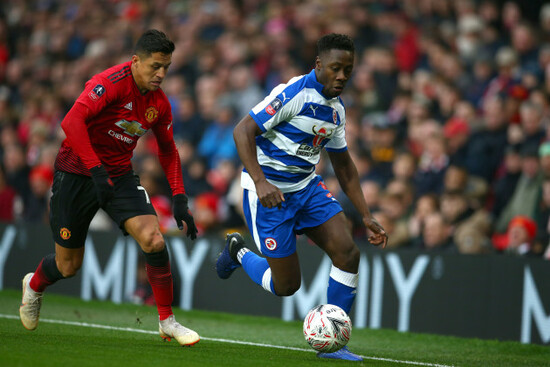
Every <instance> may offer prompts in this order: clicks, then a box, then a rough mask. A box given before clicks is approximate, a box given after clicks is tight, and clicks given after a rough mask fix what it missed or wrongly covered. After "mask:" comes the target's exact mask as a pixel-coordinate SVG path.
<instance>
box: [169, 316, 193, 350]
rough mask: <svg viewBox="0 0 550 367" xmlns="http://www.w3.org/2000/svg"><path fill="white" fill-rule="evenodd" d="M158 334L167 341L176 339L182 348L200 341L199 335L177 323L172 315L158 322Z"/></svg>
mask: <svg viewBox="0 0 550 367" xmlns="http://www.w3.org/2000/svg"><path fill="white" fill-rule="evenodd" d="M159 334H160V337H161V338H163V339H164V340H167V341H170V340H172V338H174V339H176V340H177V341H178V343H180V344H181V345H182V346H191V345H193V344H195V343H198V342H199V340H201V338H200V336H199V334H197V333H196V332H195V331H193V330H191V329H188V328H186V327H185V326H183V325H181V324H180V323H179V322H177V321H176V318H175V317H174V315H170V316H169V317H168V318H167V319H165V320H161V321H159Z"/></svg>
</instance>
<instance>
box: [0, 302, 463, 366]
mask: <svg viewBox="0 0 550 367" xmlns="http://www.w3.org/2000/svg"><path fill="white" fill-rule="evenodd" d="M0 318H3V319H11V320H19V316H16V315H7V314H1V313H0ZM40 322H46V323H50V324H60V325H71V326H80V327H89V328H93V329H104V330H115V331H128V332H132V333H141V334H151V335H156V334H158V331H150V330H141V329H134V328H129V327H118V326H109V325H100V324H90V323H88V322H77V321H64V320H52V319H40ZM201 340H208V341H214V342H221V343H232V344H241V345H250V346H254V347H265V348H276V349H285V350H293V351H298V352H315V351H314V350H311V349H304V348H295V347H285V346H282V345H272V344H262V343H253V342H247V341H243V340H231V339H220V338H206V337H202V336H201ZM361 357H363V358H364V359H371V360H375V361H384V362H391V363H401V364H409V365H414V366H426V367H456V366H453V365H447V364H437V363H428V362H415V361H403V360H398V359H391V358H381V357H369V356H363V355H361Z"/></svg>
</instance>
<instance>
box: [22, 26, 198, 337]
mask: <svg viewBox="0 0 550 367" xmlns="http://www.w3.org/2000/svg"><path fill="white" fill-rule="evenodd" d="M173 51H174V43H173V42H172V41H170V40H169V39H168V38H167V36H166V35H165V34H164V33H162V32H160V31H157V30H149V31H147V32H145V33H144V34H143V35H142V36H141V37H140V39H139V40H138V41H137V43H136V47H135V54H134V55H133V56H132V59H131V60H130V61H128V62H126V63H123V64H120V65H116V66H114V67H112V68H109V69H107V70H105V71H103V72H102V73H99V74H97V75H95V76H93V77H92V79H90V80H89V81H88V82H87V83H86V86H85V88H84V91H83V92H82V94H81V95H80V96H79V97H78V99H77V100H76V102H75V104H74V106H73V107H72V108H71V110H70V111H69V112H68V113H67V115H66V116H65V118H64V119H63V121H62V122H61V127H62V128H63V131H64V132H65V134H66V136H67V137H66V139H65V140H64V141H63V143H62V145H61V148H60V150H59V153H58V155H57V159H56V162H55V177H54V182H53V187H52V192H53V195H52V198H51V202H50V207H51V210H50V226H51V229H52V234H53V239H54V241H55V253H52V254H49V255H47V256H45V257H44V258H43V259H42V261H41V262H40V264H39V265H38V267H37V269H36V270H35V271H34V273H29V274H27V275H26V276H25V277H24V278H23V299H22V302H21V307H20V309H19V313H20V317H21V322H22V323H23V326H25V327H26V328H27V329H29V330H34V329H35V328H36V327H37V326H38V319H39V315H40V306H41V303H42V294H43V291H44V290H45V288H46V287H47V286H49V285H51V284H53V283H55V282H56V281H58V280H60V279H64V278H68V277H71V276H74V275H75V274H76V272H77V271H78V270H79V269H80V267H81V266H82V260H83V258H84V243H85V239H86V235H87V232H88V227H89V225H90V221H91V220H92V218H93V217H94V215H95V214H96V212H97V211H98V209H99V208H103V209H104V210H105V212H107V213H108V214H109V216H110V217H111V218H112V219H113V220H114V221H115V222H116V223H117V224H118V225H119V227H120V229H121V230H122V231H123V233H124V234H125V235H128V234H129V235H131V236H132V237H133V238H134V239H135V240H136V242H137V243H138V244H139V245H140V247H141V249H142V251H143V252H144V254H145V259H146V270H147V276H148V278H149V283H150V284H151V287H152V288H153V294H154V297H155V301H156V304H157V309H158V313H159V332H160V336H161V337H163V338H165V339H167V340H170V339H171V338H175V339H176V340H177V341H178V342H179V343H180V344H182V345H192V344H195V343H196V342H198V341H199V340H200V338H199V335H198V334H197V333H196V332H195V331H193V330H190V329H188V328H186V327H184V326H182V325H181V324H179V323H178V322H177V321H176V320H175V318H174V315H173V313H172V301H173V285H172V273H171V270H170V259H169V255H168V251H167V249H166V245H165V242H164V238H163V236H162V234H161V232H160V228H159V221H158V219H157V216H156V213H155V210H154V208H153V206H152V205H151V202H150V200H149V196H148V195H147V192H146V191H145V189H144V188H143V187H142V186H140V184H139V178H138V177H137V176H136V175H135V174H134V172H133V170H132V164H131V162H130V159H131V158H132V153H133V150H134V148H135V147H136V143H137V140H138V139H139V138H140V137H141V136H143V135H144V134H145V133H146V132H147V131H148V130H152V131H153V133H154V134H155V137H156V139H157V143H158V147H159V148H158V150H159V151H158V157H159V161H160V164H161V166H162V168H163V170H164V172H165V174H166V177H167V179H168V182H169V184H170V188H171V189H172V195H173V212H174V217H175V219H176V222H177V224H178V227H179V229H180V230H184V231H186V233H187V236H189V237H190V238H191V239H195V238H196V236H197V228H196V226H195V222H194V220H193V216H192V215H191V213H190V212H189V209H188V205H187V202H188V199H187V196H186V195H185V190H184V187H183V178H182V173H181V165H180V160H179V155H178V151H177V149H176V145H175V143H174V139H173V131H172V113H171V110H170V104H169V102H168V99H167V97H166V95H165V94H164V92H163V91H162V90H161V89H160V84H161V82H162V81H163V79H164V78H165V76H166V73H167V70H168V67H169V66H170V63H171V60H172V53H173Z"/></svg>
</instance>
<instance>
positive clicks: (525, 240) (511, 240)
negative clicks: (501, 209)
mask: <svg viewBox="0 0 550 367" xmlns="http://www.w3.org/2000/svg"><path fill="white" fill-rule="evenodd" d="M536 233H537V223H536V222H535V221H534V220H533V219H532V218H531V217H528V216H526V215H516V216H515V217H513V218H512V220H511V221H510V223H508V230H507V231H506V234H505V235H504V236H498V235H496V236H493V246H494V247H495V248H496V249H497V250H501V251H505V252H506V253H508V254H513V255H521V256H525V255H538V254H536V253H535V252H534V251H533V249H532V244H533V241H534V239H535V235H536Z"/></svg>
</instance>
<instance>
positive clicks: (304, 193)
mask: <svg viewBox="0 0 550 367" xmlns="http://www.w3.org/2000/svg"><path fill="white" fill-rule="evenodd" d="M284 196H285V201H283V202H282V203H281V204H282V208H281V209H279V208H277V207H275V208H266V207H264V206H263V205H262V204H260V201H259V200H258V196H257V195H256V193H255V192H254V191H250V190H246V189H245V190H244V197H243V209H244V215H245V218H246V224H247V225H248V229H249V230H250V233H251V234H252V237H253V238H254V242H255V243H256V246H257V247H258V249H259V250H260V252H261V253H262V254H263V255H265V256H267V257H276V258H280V257H287V256H290V255H292V254H293V253H295V252H296V235H298V234H302V233H303V231H304V229H306V228H311V227H316V226H318V225H321V224H323V223H325V222H326V221H327V220H329V219H330V218H332V217H333V216H335V215H336V214H338V213H339V212H341V211H342V207H341V206H340V203H339V202H338V201H337V200H336V199H335V198H334V197H333V196H332V194H331V193H330V191H328V189H327V188H326V186H325V184H324V183H323V181H322V180H321V177H320V176H317V177H315V178H314V179H313V180H312V181H311V182H310V183H309V184H308V185H307V186H306V187H304V188H303V189H302V190H300V191H296V192H290V193H286V194H284Z"/></svg>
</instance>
